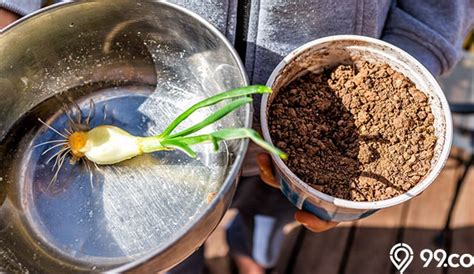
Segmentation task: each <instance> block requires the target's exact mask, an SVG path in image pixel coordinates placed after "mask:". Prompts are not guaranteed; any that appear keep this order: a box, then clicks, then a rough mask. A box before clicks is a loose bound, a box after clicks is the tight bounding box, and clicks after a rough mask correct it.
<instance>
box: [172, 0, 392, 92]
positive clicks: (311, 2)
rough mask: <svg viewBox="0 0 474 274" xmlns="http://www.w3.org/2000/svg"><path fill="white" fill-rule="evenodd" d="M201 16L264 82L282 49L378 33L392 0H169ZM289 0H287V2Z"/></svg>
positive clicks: (254, 78)
mask: <svg viewBox="0 0 474 274" xmlns="http://www.w3.org/2000/svg"><path fill="white" fill-rule="evenodd" d="M171 2H173V3H176V4H178V5H181V6H184V7H186V8H188V9H190V10H192V11H194V12H196V13H197V14H199V15H201V16H203V17H204V18H205V19H207V20H208V21H209V22H211V23H212V24H213V25H214V26H216V27H217V28H218V29H219V30H220V31H221V32H222V33H223V34H225V35H226V36H227V38H228V39H229V40H230V41H231V43H233V44H234V45H235V47H236V49H237V51H238V53H239V55H240V56H241V57H242V59H243V62H244V64H245V67H246V69H247V72H248V75H249V79H250V81H251V82H252V83H259V84H265V83H266V81H267V78H268V76H269V75H270V73H271V72H272V70H273V69H274V68H275V66H276V65H277V64H278V63H279V62H280V61H281V59H283V57H284V56H285V55H287V54H288V53H289V52H291V51H292V50H294V49H295V48H297V47H299V46H301V45H303V44H304V43H306V42H309V41H311V40H314V39H316V38H320V37H324V36H328V35H335V34H359V35H366V36H371V37H376V38H379V37H380V36H381V34H382V30H383V26H384V23H385V20H386V18H387V14H388V11H389V8H390V3H391V0H345V1H340V0H320V1H318V0H296V1H295V0H292V1H285V0H210V1H202V2H201V1H190V0H172V1H171ZM289 2H291V3H289Z"/></svg>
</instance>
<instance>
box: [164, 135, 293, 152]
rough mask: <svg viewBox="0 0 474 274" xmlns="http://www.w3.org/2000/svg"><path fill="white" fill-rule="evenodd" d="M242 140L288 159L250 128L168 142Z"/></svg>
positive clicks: (190, 142) (188, 143)
mask: <svg viewBox="0 0 474 274" xmlns="http://www.w3.org/2000/svg"><path fill="white" fill-rule="evenodd" d="M242 138H250V139H251V140H252V141H254V142H255V143H256V144H257V145H259V146H260V147H262V148H263V149H265V150H267V151H268V152H270V153H273V154H275V155H278V156H279V157H280V158H281V159H283V160H286V159H288V156H287V155H286V154H285V153H284V152H283V151H281V150H280V149H278V148H276V147H274V146H272V145H271V144H269V143H267V142H265V140H263V139H262V137H261V136H260V134H258V132H256V131H255V130H253V129H250V128H225V129H221V130H218V131H215V132H212V133H209V134H202V135H196V136H186V137H176V138H173V139H170V140H173V141H178V142H179V143H182V144H186V145H195V144H199V143H204V142H216V141H217V140H218V141H222V140H235V139H242ZM165 142H166V141H164V142H162V145H165Z"/></svg>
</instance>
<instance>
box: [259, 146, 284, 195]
mask: <svg viewBox="0 0 474 274" xmlns="http://www.w3.org/2000/svg"><path fill="white" fill-rule="evenodd" d="M257 165H258V168H259V170H260V179H262V181H264V182H265V183H266V184H268V185H270V186H272V187H276V188H280V185H279V184H278V182H277V180H276V178H275V175H274V174H273V169H272V160H271V158H270V155H268V153H265V152H261V153H259V154H257Z"/></svg>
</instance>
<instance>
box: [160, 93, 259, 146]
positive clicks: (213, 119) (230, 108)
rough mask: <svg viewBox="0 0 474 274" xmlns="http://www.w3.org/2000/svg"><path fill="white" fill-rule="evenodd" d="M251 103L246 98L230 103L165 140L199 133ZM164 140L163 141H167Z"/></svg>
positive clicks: (250, 100)
mask: <svg viewBox="0 0 474 274" xmlns="http://www.w3.org/2000/svg"><path fill="white" fill-rule="evenodd" d="M250 102H252V98H248V97H244V98H241V99H237V100H235V101H232V102H231V103H229V104H227V105H225V106H223V107H222V108H221V109H219V110H217V111H216V112H214V113H213V114H211V115H209V116H208V117H207V118H206V119H204V120H203V121H201V122H199V123H197V124H195V125H194V126H192V127H189V128H187V129H185V130H183V131H181V132H178V133H176V134H173V135H171V136H169V137H167V138H170V139H172V138H175V137H180V136H186V135H189V134H192V133H194V132H196V131H199V130H201V129H202V128H204V127H207V126H208V125H210V124H212V123H214V122H216V121H218V120H220V119H222V118H223V117H224V116H226V115H227V114H229V113H230V112H232V111H234V110H236V109H238V108H239V107H241V106H242V105H244V104H247V103H250ZM167 138H165V139H167Z"/></svg>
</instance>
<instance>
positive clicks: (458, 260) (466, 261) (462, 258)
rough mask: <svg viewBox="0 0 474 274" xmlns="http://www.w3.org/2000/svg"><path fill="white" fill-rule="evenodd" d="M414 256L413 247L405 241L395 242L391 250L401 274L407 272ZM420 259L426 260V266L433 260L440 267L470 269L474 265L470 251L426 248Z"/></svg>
mask: <svg viewBox="0 0 474 274" xmlns="http://www.w3.org/2000/svg"><path fill="white" fill-rule="evenodd" d="M413 258H414V254H413V249H412V248H411V247H410V246H409V245H407V244H405V243H398V244H395V245H394V246H393V247H392V249H391V250H390V260H391V261H392V263H393V265H394V266H395V268H397V270H398V271H399V272H400V274H403V272H405V270H406V269H407V268H408V266H409V265H410V263H411V262H412V261H413ZM420 259H421V260H422V261H423V262H424V264H423V267H424V268H427V267H429V266H430V265H431V262H433V260H434V261H435V262H436V267H438V268H441V267H444V268H446V267H450V268H459V267H463V268H466V269H469V268H471V267H473V266H474V256H473V255H471V254H468V253H465V254H457V253H452V254H448V253H447V252H446V251H445V250H443V249H436V250H435V251H432V250H431V249H427V248H425V249H423V250H422V251H421V252H420Z"/></svg>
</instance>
